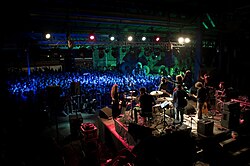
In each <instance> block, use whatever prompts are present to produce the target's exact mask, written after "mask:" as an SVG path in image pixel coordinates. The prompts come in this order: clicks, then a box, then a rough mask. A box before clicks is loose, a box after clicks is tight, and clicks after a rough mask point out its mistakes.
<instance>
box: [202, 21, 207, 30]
mask: <svg viewBox="0 0 250 166" xmlns="http://www.w3.org/2000/svg"><path fill="white" fill-rule="evenodd" d="M202 25H203V26H204V27H205V28H206V29H208V26H207V24H206V23H205V22H204V21H203V22H202Z"/></svg>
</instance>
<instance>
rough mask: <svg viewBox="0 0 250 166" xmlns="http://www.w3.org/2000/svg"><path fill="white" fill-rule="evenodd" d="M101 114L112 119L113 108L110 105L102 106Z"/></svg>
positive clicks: (102, 116)
mask: <svg viewBox="0 0 250 166" xmlns="http://www.w3.org/2000/svg"><path fill="white" fill-rule="evenodd" d="M99 116H100V117H101V118H104V119H112V109H111V108H109V107H108V106H106V107H104V108H102V109H101V110H100V112H99Z"/></svg>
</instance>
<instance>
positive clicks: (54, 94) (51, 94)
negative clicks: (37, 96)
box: [46, 86, 61, 110]
mask: <svg viewBox="0 0 250 166" xmlns="http://www.w3.org/2000/svg"><path fill="white" fill-rule="evenodd" d="M46 90H47V102H48V106H49V107H50V108H51V109H52V110H53V109H57V108H59V105H60V103H59V102H60V95H61V88H60V86H47V88H46Z"/></svg>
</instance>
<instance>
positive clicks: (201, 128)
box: [197, 120, 214, 136]
mask: <svg viewBox="0 0 250 166" xmlns="http://www.w3.org/2000/svg"><path fill="white" fill-rule="evenodd" d="M213 130H214V122H213V121H210V120H199V121H198V123H197V132H198V133H199V134H201V135H204V136H212V135H213Z"/></svg>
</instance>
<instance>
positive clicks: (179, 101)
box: [173, 84, 189, 124]
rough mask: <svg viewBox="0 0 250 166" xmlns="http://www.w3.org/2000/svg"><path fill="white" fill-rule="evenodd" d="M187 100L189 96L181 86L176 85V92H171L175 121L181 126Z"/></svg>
mask: <svg viewBox="0 0 250 166" xmlns="http://www.w3.org/2000/svg"><path fill="white" fill-rule="evenodd" d="M187 99H189V95H188V94H187V92H186V91H185V90H184V89H183V86H182V85H181V84H177V86H176V91H174V92H173V105H174V108H175V119H176V120H178V121H180V122H181V124H182V123H183V120H184V118H183V115H184V111H185V107H186V106H187V103H188V102H187Z"/></svg>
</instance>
